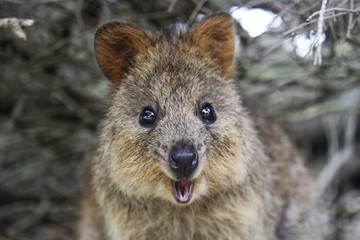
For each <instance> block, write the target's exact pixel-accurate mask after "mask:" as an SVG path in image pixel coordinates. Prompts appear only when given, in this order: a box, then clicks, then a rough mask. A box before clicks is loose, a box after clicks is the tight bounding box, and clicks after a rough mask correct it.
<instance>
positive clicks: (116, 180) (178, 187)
mask: <svg viewBox="0 0 360 240" xmlns="http://www.w3.org/2000/svg"><path fill="white" fill-rule="evenodd" d="M95 51H96V57H97V61H98V64H99V66H100V68H101V69H102V71H103V72H104V74H105V75H106V76H107V78H109V79H110V80H111V82H112V97H111V100H110V110H109V113H108V116H107V119H106V120H105V122H104V127H103V132H102V136H101V137H100V146H101V147H100V151H99V157H98V159H97V161H96V162H95V165H96V168H95V171H94V173H95V179H97V180H99V181H100V182H101V181H102V182H103V185H105V184H106V185H109V186H112V187H113V188H115V190H116V189H117V190H119V191H121V192H122V193H124V194H126V195H128V196H133V197H139V198H160V199H165V200H168V201H170V202H173V203H174V204H178V205H186V203H187V204H190V203H191V202H193V201H197V200H200V199H202V198H204V197H211V196H212V195H214V194H219V193H220V192H221V191H224V190H225V189H227V188H230V187H231V186H233V184H238V183H241V182H242V181H244V180H245V179H246V177H247V172H248V167H249V166H250V165H251V159H252V157H251V153H252V143H251V142H252V140H251V137H249V136H251V135H252V132H251V131H252V130H251V129H252V128H251V124H250V123H249V121H248V120H247V119H248V118H247V117H246V112H245V111H244V110H243V109H242V107H241V104H240V98H239V96H238V94H237V91H236V89H235V87H234V83H233V80H232V78H231V75H232V63H233V55H234V26H233V22H232V18H231V16H230V15H229V14H226V13H218V14H214V15H212V16H210V17H208V18H205V19H204V20H202V21H201V22H200V23H198V24H196V25H194V26H193V27H191V28H190V29H189V30H188V31H187V32H186V33H180V34H178V35H177V36H172V37H165V36H157V35H152V34H150V33H146V32H145V31H143V30H141V29H139V28H138V27H136V26H135V25H132V24H128V23H122V22H110V23H108V24H105V25H104V26H102V27H101V28H100V29H99V30H98V31H97V32H96V35H95ZM249 131H250V133H249ZM104 179H106V180H104Z"/></svg>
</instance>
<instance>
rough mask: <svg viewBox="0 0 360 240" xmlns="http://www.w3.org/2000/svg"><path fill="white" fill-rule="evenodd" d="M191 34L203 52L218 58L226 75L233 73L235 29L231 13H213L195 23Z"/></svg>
mask: <svg viewBox="0 0 360 240" xmlns="http://www.w3.org/2000/svg"><path fill="white" fill-rule="evenodd" d="M190 34H192V44H193V45H195V47H196V49H197V50H198V51H199V52H200V53H201V54H203V55H205V56H209V57H211V58H213V59H216V60H217V61H218V63H219V64H220V67H221V70H222V71H223V72H224V74H225V75H230V74H231V73H232V63H233V57H234V47H235V46H234V44H235V29H234V24H233V19H232V17H231V15H230V14H228V13H217V14H213V15H211V16H209V17H207V18H205V19H204V20H202V21H201V22H200V23H199V24H197V25H195V26H194V27H193V28H192V29H191V30H190Z"/></svg>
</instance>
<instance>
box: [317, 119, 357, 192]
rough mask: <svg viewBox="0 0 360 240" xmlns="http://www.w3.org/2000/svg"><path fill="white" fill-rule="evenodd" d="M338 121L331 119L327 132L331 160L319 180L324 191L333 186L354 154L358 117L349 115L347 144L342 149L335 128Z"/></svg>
mask: <svg viewBox="0 0 360 240" xmlns="http://www.w3.org/2000/svg"><path fill="white" fill-rule="evenodd" d="M337 120H339V119H337ZM337 120H336V119H330V121H329V122H328V131H326V132H329V135H328V142H329V159H328V163H327V164H326V166H325V167H324V168H323V170H322V171H321V173H320V174H319V177H318V179H317V181H318V183H319V185H320V187H322V189H325V188H327V187H328V186H329V185H330V184H331V182H332V181H333V179H334V177H335V176H336V174H337V173H338V171H339V170H340V169H341V167H342V166H343V165H344V164H345V163H346V162H348V161H349V160H350V159H351V158H352V156H353V154H354V148H355V137H356V128H357V117H356V116H355V115H353V114H352V115H349V116H348V119H347V122H346V124H344V128H345V143H344V147H343V148H342V149H340V147H339V136H338V132H337V130H336V127H335V125H337V123H338V121H337Z"/></svg>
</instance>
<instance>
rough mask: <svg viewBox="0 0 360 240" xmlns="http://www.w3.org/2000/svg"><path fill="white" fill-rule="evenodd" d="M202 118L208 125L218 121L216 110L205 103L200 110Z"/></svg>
mask: <svg viewBox="0 0 360 240" xmlns="http://www.w3.org/2000/svg"><path fill="white" fill-rule="evenodd" d="M200 116H201V118H202V120H203V121H204V123H206V124H211V123H213V122H215V121H216V114H215V110H214V108H213V107H212V106H211V104H210V103H205V104H204V105H203V106H202V108H201V110H200Z"/></svg>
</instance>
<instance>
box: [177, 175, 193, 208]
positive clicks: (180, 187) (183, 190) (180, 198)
mask: <svg viewBox="0 0 360 240" xmlns="http://www.w3.org/2000/svg"><path fill="white" fill-rule="evenodd" d="M193 186H194V181H190V180H187V179H181V180H179V181H173V187H174V196H175V199H176V201H177V202H179V203H187V202H189V201H190V199H191V197H192V192H193Z"/></svg>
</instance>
